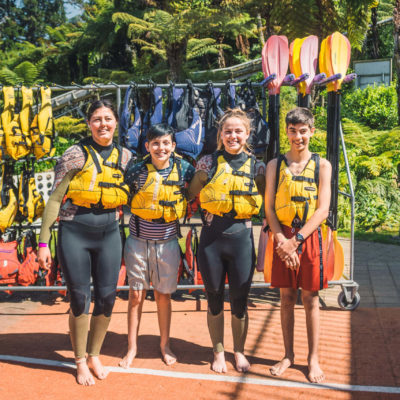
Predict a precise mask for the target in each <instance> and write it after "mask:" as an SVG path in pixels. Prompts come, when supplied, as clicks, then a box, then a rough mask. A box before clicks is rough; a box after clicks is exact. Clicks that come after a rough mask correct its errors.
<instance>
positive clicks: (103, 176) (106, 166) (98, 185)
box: [66, 142, 129, 209]
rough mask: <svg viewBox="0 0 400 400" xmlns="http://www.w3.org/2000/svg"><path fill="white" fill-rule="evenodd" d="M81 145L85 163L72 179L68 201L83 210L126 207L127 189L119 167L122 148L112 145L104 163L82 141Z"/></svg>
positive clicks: (94, 151) (98, 155)
mask: <svg viewBox="0 0 400 400" xmlns="http://www.w3.org/2000/svg"><path fill="white" fill-rule="evenodd" d="M80 145H81V146H82V149H83V150H84V151H85V152H86V154H87V160H86V162H85V165H84V166H83V168H82V170H81V171H79V172H78V173H77V174H76V175H75V176H74V177H73V178H72V180H71V182H70V184H69V187H68V191H67V194H66V196H67V198H70V199H71V200H72V202H73V203H74V204H76V205H77V206H81V207H86V208H106V209H112V208H117V207H118V206H120V205H123V204H127V203H128V196H129V187H128V185H127V184H126V183H124V173H123V170H122V167H121V158H122V148H121V147H120V146H114V148H113V149H112V151H111V154H110V156H109V157H108V158H107V160H103V158H102V157H101V155H100V154H99V153H97V152H96V150H95V149H94V148H93V147H92V146H90V145H86V144H84V143H83V142H81V143H80ZM101 161H102V163H101Z"/></svg>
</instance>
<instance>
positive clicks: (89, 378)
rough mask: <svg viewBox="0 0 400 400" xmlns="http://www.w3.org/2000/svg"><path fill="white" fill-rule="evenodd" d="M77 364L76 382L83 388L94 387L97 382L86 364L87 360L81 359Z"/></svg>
mask: <svg viewBox="0 0 400 400" xmlns="http://www.w3.org/2000/svg"><path fill="white" fill-rule="evenodd" d="M75 363H76V381H77V382H78V383H79V384H80V385H83V386H92V385H94V384H95V383H96V382H95V380H94V378H93V375H92V374H91V372H90V370H89V367H88V365H87V363H86V358H80V359H78V360H76V361H75Z"/></svg>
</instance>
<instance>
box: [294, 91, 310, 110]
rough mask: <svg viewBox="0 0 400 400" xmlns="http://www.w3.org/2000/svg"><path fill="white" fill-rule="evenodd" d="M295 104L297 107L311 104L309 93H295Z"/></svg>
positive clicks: (306, 106)
mask: <svg viewBox="0 0 400 400" xmlns="http://www.w3.org/2000/svg"><path fill="white" fill-rule="evenodd" d="M297 105H298V106H299V107H305V108H310V106H311V99H310V95H309V94H305V95H303V94H302V93H299V94H298V95H297Z"/></svg>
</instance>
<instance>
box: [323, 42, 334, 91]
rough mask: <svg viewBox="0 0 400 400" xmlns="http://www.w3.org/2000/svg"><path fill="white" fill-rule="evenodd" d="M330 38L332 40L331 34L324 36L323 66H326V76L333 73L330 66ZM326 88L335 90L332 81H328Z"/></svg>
mask: <svg viewBox="0 0 400 400" xmlns="http://www.w3.org/2000/svg"><path fill="white" fill-rule="evenodd" d="M331 40H332V35H330V36H328V37H327V38H326V42H325V66H326V70H327V74H326V76H327V77H329V76H332V75H334V72H333V67H332V57H331V52H332V50H331ZM326 88H327V90H328V92H331V91H333V90H335V83H334V82H331V83H328V84H327V85H326Z"/></svg>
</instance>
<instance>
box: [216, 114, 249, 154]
mask: <svg viewBox="0 0 400 400" xmlns="http://www.w3.org/2000/svg"><path fill="white" fill-rule="evenodd" d="M229 118H239V119H240V120H241V121H242V122H243V125H244V127H245V129H246V132H247V133H248V134H249V137H250V131H251V120H250V118H249V117H248V116H247V114H246V113H245V112H244V111H243V110H242V109H241V108H239V107H236V108H228V109H227V110H226V111H225V113H224V115H223V116H222V117H221V118H220V119H219V121H218V132H217V150H223V149H224V145H223V143H222V139H221V131H222V129H223V128H224V125H225V123H226V121H227V120H228V119H229ZM244 147H245V148H244V150H245V151H246V152H248V153H251V148H250V146H249V144H248V143H247V142H246V144H245V146H244Z"/></svg>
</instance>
